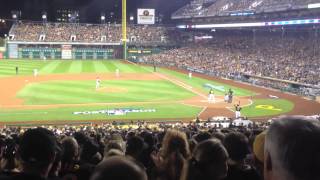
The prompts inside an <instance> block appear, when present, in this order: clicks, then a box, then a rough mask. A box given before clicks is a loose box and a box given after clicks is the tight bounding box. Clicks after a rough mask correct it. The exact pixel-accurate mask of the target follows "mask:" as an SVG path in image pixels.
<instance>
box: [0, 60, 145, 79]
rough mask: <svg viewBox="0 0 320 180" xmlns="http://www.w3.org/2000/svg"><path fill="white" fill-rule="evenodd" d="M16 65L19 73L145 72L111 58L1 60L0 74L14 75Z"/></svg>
mask: <svg viewBox="0 0 320 180" xmlns="http://www.w3.org/2000/svg"><path fill="white" fill-rule="evenodd" d="M16 67H18V68H19V75H31V74H32V73H33V70H34V69H38V71H39V74H72V73H114V72H115V71H116V69H119V71H120V72H126V73H146V72H147V71H146V70H145V69H143V68H141V67H139V66H133V65H131V64H125V63H120V62H119V61H111V60H110V61H93V60H87V61H80V60H73V61H71V60H64V61H63V60H46V61H43V60H1V61H0V76H13V75H15V74H16V70H15V68H16Z"/></svg>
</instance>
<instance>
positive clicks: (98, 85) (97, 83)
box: [96, 79, 101, 89]
mask: <svg viewBox="0 0 320 180" xmlns="http://www.w3.org/2000/svg"><path fill="white" fill-rule="evenodd" d="M100 83H101V80H100V79H97V80H96V89H98V88H100Z"/></svg>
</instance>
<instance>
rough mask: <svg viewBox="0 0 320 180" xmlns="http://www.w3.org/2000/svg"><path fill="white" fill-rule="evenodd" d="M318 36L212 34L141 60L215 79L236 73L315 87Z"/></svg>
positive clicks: (257, 33) (316, 82)
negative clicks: (207, 37)
mask: <svg viewBox="0 0 320 180" xmlns="http://www.w3.org/2000/svg"><path fill="white" fill-rule="evenodd" d="M317 41H318V37H317V36H316V37H315V36H314V34H312V33H307V32H300V33H298V32H288V33H285V34H283V33H282V32H268V31H256V32H255V35H253V34H251V33H249V34H248V33H247V32H246V31H231V32H228V31H227V32H222V33H216V34H215V35H214V36H213V39H212V40H211V41H209V42H202V43H201V42H199V43H195V44H189V45H188V46H186V47H181V48H178V49H172V50H170V51H166V52H163V53H160V54H154V55H151V56H147V57H145V58H144V60H145V62H147V63H153V61H155V62H157V63H158V64H159V65H161V64H167V65H169V66H174V67H180V68H184V69H194V70H195V71H201V72H205V73H207V74H211V75H215V76H218V77H228V78H230V77H235V76H237V75H239V74H240V73H244V74H250V75H257V76H264V77H271V78H277V79H283V80H289V81H294V82H300V83H306V84H313V85H318V84H319V83H320V82H319V77H320V71H319V69H320V66H319V64H320V63H319V56H320V54H319V53H318V52H319V45H318V43H317Z"/></svg>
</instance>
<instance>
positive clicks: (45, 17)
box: [41, 12, 47, 23]
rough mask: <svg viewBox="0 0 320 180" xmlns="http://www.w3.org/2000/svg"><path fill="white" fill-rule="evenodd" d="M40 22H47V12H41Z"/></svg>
mask: <svg viewBox="0 0 320 180" xmlns="http://www.w3.org/2000/svg"><path fill="white" fill-rule="evenodd" d="M41 17H42V22H43V23H46V22H47V12H42V16H41Z"/></svg>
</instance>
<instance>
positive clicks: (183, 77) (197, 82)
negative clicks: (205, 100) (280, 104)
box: [147, 67, 256, 96]
mask: <svg viewBox="0 0 320 180" xmlns="http://www.w3.org/2000/svg"><path fill="white" fill-rule="evenodd" d="M147 69H148V70H150V71H151V70H152V71H153V67H147ZM157 71H158V72H160V73H163V74H166V75H170V76H173V77H175V78H178V79H179V80H180V81H182V82H184V83H186V84H188V85H190V86H192V87H195V88H197V89H199V90H201V91H202V93H205V94H207V93H208V92H209V90H210V89H208V88H205V87H204V86H203V85H204V84H208V83H209V84H211V85H214V86H223V87H224V90H225V91H228V90H229V88H231V89H232V90H233V91H234V95H235V96H253V95H255V94H256V93H254V92H252V91H249V90H246V89H242V88H238V87H235V86H230V85H227V84H222V83H218V82H215V81H210V80H207V79H202V78H198V77H192V78H191V79H189V77H188V75H187V74H183V73H181V72H176V71H171V70H168V69H164V68H157ZM214 91H215V94H217V95H224V94H225V93H226V92H225V91H219V90H214Z"/></svg>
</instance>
